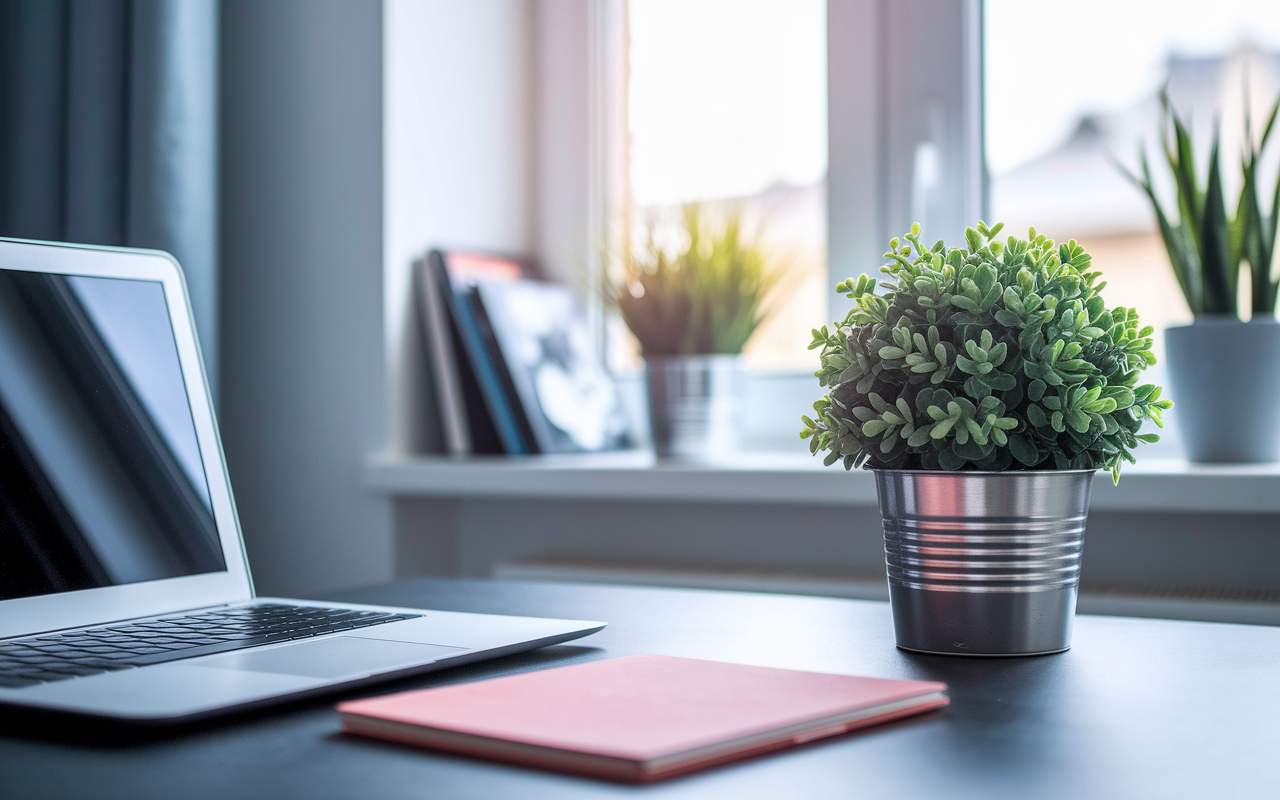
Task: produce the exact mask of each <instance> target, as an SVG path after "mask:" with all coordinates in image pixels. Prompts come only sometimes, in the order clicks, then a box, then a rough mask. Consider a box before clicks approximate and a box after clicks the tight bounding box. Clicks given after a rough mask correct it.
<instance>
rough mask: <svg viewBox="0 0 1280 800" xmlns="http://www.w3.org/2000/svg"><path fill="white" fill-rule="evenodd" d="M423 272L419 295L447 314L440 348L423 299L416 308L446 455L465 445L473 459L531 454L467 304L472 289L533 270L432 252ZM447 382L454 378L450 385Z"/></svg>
mask: <svg viewBox="0 0 1280 800" xmlns="http://www.w3.org/2000/svg"><path fill="white" fill-rule="evenodd" d="M425 269H426V270H427V271H429V272H430V273H431V274H430V277H429V278H427V279H424V280H423V281H422V286H423V291H424V292H430V291H433V289H432V288H430V287H434V291H435V292H436V293H437V297H439V298H440V299H441V301H442V302H441V303H440V304H439V305H442V306H443V307H444V309H446V310H447V313H446V314H445V315H444V316H447V317H448V318H449V325H448V326H447V327H448V328H449V329H450V336H449V337H447V342H448V347H447V348H445V347H443V346H442V345H441V344H440V343H439V342H440V340H439V339H437V335H436V331H435V327H436V324H435V323H434V322H433V320H432V316H431V315H432V312H433V305H432V301H431V298H429V297H428V298H426V299H427V302H424V303H423V304H422V305H423V312H424V322H426V323H427V324H428V326H429V327H428V328H427V330H426V331H425V333H426V335H427V336H428V338H430V339H431V340H432V341H430V342H428V353H429V354H431V359H432V370H433V379H434V384H435V389H436V396H437V403H438V405H439V406H440V409H441V426H442V428H443V429H444V433H445V438H446V444H447V446H448V447H449V449H450V451H451V452H468V451H467V450H463V449H461V448H462V447H464V446H465V445H466V444H469V445H470V449H469V452H473V453H507V454H509V455H524V454H526V453H529V452H533V451H532V450H531V449H530V443H529V442H528V441H527V440H526V438H525V436H523V435H522V434H521V430H520V426H519V424H518V422H517V419H516V417H515V412H514V411H513V408H512V403H513V402H514V398H511V397H508V396H507V392H506V391H505V390H504V388H503V385H502V381H501V379H500V377H499V375H498V372H497V371H496V369H495V367H494V364H493V359H492V356H491V355H490V351H489V348H488V347H486V345H485V342H484V337H483V334H482V332H481V330H480V326H479V322H478V321H477V319H476V314H475V311H474V306H473V304H472V301H471V299H470V295H471V290H472V287H474V286H476V285H477V284H479V283H488V282H503V281H512V280H519V279H521V278H527V277H533V275H534V271H533V268H532V267H531V266H530V265H529V264H528V263H526V262H524V261H522V260H520V259H516V258H510V257H504V256H494V255H487V254H481V253H469V252H462V251H456V250H450V251H444V250H432V251H431V252H430V253H429V254H428V256H427V261H426V265H425ZM434 310H439V309H438V307H437V308H435V309H434ZM439 316H441V315H436V318H439ZM446 349H447V352H446ZM438 364H439V365H438ZM451 367H452V369H451ZM451 377H456V378H457V380H456V382H453V381H451V380H450V378H451ZM450 426H455V427H456V428H463V426H465V431H466V432H467V435H466V436H465V437H463V436H460V435H458V430H455V431H454V432H453V433H450ZM468 440H469V442H468ZM455 445H456V446H458V447H459V448H460V449H459V450H458V451H455V450H454V449H453V448H454V447H455Z"/></svg>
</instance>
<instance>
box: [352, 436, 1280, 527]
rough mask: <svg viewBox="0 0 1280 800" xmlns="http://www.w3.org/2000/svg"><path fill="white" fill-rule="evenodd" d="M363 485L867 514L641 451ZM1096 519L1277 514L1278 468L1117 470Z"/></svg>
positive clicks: (811, 466)
mask: <svg viewBox="0 0 1280 800" xmlns="http://www.w3.org/2000/svg"><path fill="white" fill-rule="evenodd" d="M364 476H365V484H366V486H368V487H369V488H370V489H372V490H373V491H376V492H379V493H382V494H386V495H389V496H393V497H457V498H500V497H502V498H513V497H519V498H535V499H545V500H633V501H636V500H638V501H649V502H704V503H752V504H761V505H766V504H767V505H811V504H819V505H836V506H839V505H848V506H872V505H875V504H876V489H875V484H874V482H873V481H872V475H871V473H869V472H866V471H865V470H854V471H852V472H846V471H845V470H844V469H842V468H840V467H839V466H832V467H823V466H822V462H821V460H820V459H818V458H815V457H812V456H809V455H808V454H807V453H767V452H762V453H744V454H742V455H740V456H738V457H737V458H735V459H734V460H733V461H725V462H717V463H679V462H656V461H655V459H654V457H653V456H652V454H650V453H647V452H642V451H633V452H624V453H605V454H592V455H558V456H529V457H523V458H507V457H504V456H476V457H469V458H451V457H447V456H413V457H410V456H395V455H375V456H372V457H371V458H370V459H369V460H368V462H367V464H366V466H365V471H364ZM1091 507H1092V508H1093V509H1095V510H1099V511H1200V512H1251V513H1268V512H1270V513H1280V464H1241V465H1203V464H1190V463H1188V462H1186V461H1180V460H1160V459H1150V460H1147V461H1143V462H1140V463H1139V464H1137V465H1136V466H1135V465H1126V466H1125V470H1124V473H1123V475H1122V477H1121V479H1120V485H1119V486H1112V485H1111V476H1110V475H1109V474H1104V473H1099V474H1098V475H1097V477H1096V478H1095V479H1094V488H1093V496H1092V502H1091Z"/></svg>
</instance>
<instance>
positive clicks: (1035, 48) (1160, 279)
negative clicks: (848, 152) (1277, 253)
mask: <svg viewBox="0 0 1280 800" xmlns="http://www.w3.org/2000/svg"><path fill="white" fill-rule="evenodd" d="M984 48H985V73H984V74H985V81H986V86H985V92H986V93H985V98H984V99H985V111H986V156H987V165H988V169H989V170H990V174H991V195H990V201H991V217H992V219H993V220H998V221H1003V222H1005V223H1006V224H1007V225H1008V227H1010V228H1011V229H1012V230H1013V231H1017V232H1018V233H1019V234H1024V233H1025V231H1026V229H1027V227H1028V226H1030V225H1034V226H1035V227H1036V228H1037V230H1039V231H1041V232H1043V233H1045V234H1047V235H1049V236H1050V237H1052V238H1054V239H1058V240H1065V239H1067V238H1074V239H1077V240H1079V241H1080V243H1081V244H1082V245H1083V247H1084V248H1085V250H1086V251H1088V252H1089V253H1090V254H1092V255H1093V258H1094V260H1093V263H1094V265H1095V266H1096V267H1097V268H1098V269H1100V270H1101V271H1102V273H1103V275H1104V277H1105V280H1106V281H1107V284H1108V285H1107V289H1106V295H1107V297H1108V300H1109V302H1110V303H1111V304H1114V305H1125V306H1134V307H1136V308H1138V310H1139V312H1140V313H1141V315H1142V318H1143V320H1144V322H1149V323H1151V324H1154V325H1156V326H1157V328H1163V327H1164V326H1166V325H1169V324H1178V323H1182V322H1187V321H1190V319H1191V314H1190V312H1189V311H1188V309H1187V305H1186V302H1185V301H1184V300H1183V298H1182V295H1181V293H1180V292H1179V290H1178V286H1177V283H1176V281H1175V280H1174V277H1173V273H1172V271H1171V269H1170V267H1169V263H1168V259H1167V257H1166V255H1165V250H1164V246H1163V244H1162V243H1161V240H1160V236H1159V234H1158V233H1157V232H1156V227H1155V217H1154V215H1153V213H1152V211H1151V208H1150V205H1149V202H1148V201H1147V199H1146V197H1145V196H1144V195H1143V194H1142V192H1141V191H1140V190H1139V189H1137V188H1136V187H1135V186H1133V185H1132V184H1131V183H1130V182H1129V181H1128V180H1126V179H1125V178H1124V177H1123V175H1122V174H1121V173H1120V172H1119V171H1118V170H1117V169H1116V167H1115V166H1114V164H1113V162H1112V159H1113V158H1114V159H1118V160H1119V161H1120V162H1121V163H1123V164H1124V165H1125V166H1126V167H1127V168H1129V169H1130V170H1135V169H1136V168H1137V165H1138V153H1139V148H1140V147H1141V148H1145V150H1146V153H1147V157H1148V159H1149V160H1150V162H1151V165H1152V170H1153V173H1155V176H1154V177H1155V178H1156V179H1157V188H1163V189H1165V190H1166V191H1167V197H1168V198H1169V199H1170V200H1172V197H1173V192H1172V187H1171V186H1169V185H1168V181H1167V180H1165V181H1164V185H1163V186H1161V185H1160V180H1161V179H1163V178H1164V173H1165V172H1167V170H1168V167H1167V166H1166V165H1165V162H1164V160H1163V159H1164V156H1163V153H1162V151H1161V149H1160V134H1159V102H1158V93H1159V90H1160V88H1161V87H1162V86H1165V85H1167V86H1168V89H1169V94H1170V98H1171V101H1172V103H1173V105H1174V106H1175V107H1176V108H1177V109H1178V111H1179V113H1180V114H1181V115H1183V116H1184V117H1190V119H1191V121H1192V129H1193V133H1192V135H1193V137H1194V139H1195V141H1196V144H1197V146H1198V147H1199V148H1200V150H1201V152H1199V153H1197V158H1198V161H1199V163H1200V164H1201V168H1202V173H1201V180H1203V179H1204V174H1205V170H1207V168H1206V167H1205V166H1204V165H1205V163H1206V160H1207V158H1208V155H1209V152H1208V151H1209V146H1210V140H1211V138H1212V135H1213V124H1214V120H1215V118H1220V119H1221V122H1222V127H1221V132H1222V142H1223V153H1224V155H1223V167H1224V168H1225V169H1224V184H1225V188H1226V192H1227V197H1228V198H1229V200H1228V202H1229V205H1230V206H1231V207H1232V210H1234V208H1233V207H1234V201H1232V200H1230V198H1232V197H1235V196H1238V192H1239V188H1240V177H1239V175H1238V174H1237V173H1238V172H1239V170H1238V169H1234V168H1233V165H1235V164H1238V163H1239V159H1238V150H1237V149H1236V148H1238V147H1239V143H1240V142H1241V141H1243V127H1242V126H1243V106H1244V102H1243V93H1242V84H1243V76H1244V74H1245V73H1246V72H1247V73H1248V75H1249V86H1250V92H1251V98H1252V103H1251V105H1252V113H1253V118H1254V120H1255V133H1256V129H1257V128H1258V127H1260V121H1261V120H1262V119H1263V117H1264V114H1265V112H1266V111H1267V110H1269V108H1270V105H1271V103H1273V102H1274V100H1275V98H1276V96H1277V94H1278V93H1280V4H1277V3H1274V2H1257V1H1256V0H1254V1H1253V2H1247V1H1245V0H1216V2H1214V3H1204V2H1200V0H1074V2H1071V3H1028V2H1025V0H987V2H986V5H985V31H984ZM1273 150H1274V149H1273ZM1275 155H1276V153H1275V152H1274V151H1273V152H1272V154H1271V156H1272V157H1271V158H1270V159H1268V160H1267V161H1265V162H1264V164H1263V174H1264V175H1266V176H1268V177H1267V181H1268V183H1269V185H1271V186H1274V184H1273V183H1270V181H1273V180H1274V175H1275ZM1241 290H1242V292H1247V291H1248V284H1247V281H1242V286H1241ZM1246 296H1247V295H1246ZM1244 308H1246V309H1247V308H1248V305H1247V303H1246V304H1245V306H1244ZM1246 313H1247V312H1246ZM1157 346H1158V347H1162V342H1161V341H1160V340H1159V339H1158V340H1157Z"/></svg>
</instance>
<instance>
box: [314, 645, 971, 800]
mask: <svg viewBox="0 0 1280 800" xmlns="http://www.w3.org/2000/svg"><path fill="white" fill-rule="evenodd" d="M946 688H947V687H946V684H943V683H934V682H931V681H904V680H887V679H881V678H858V677H853V676H849V675H832V674H827V673H820V672H801V671H797V670H789V669H773V668H768V667H753V666H745V665H741V664H728V663H723V662H719V661H703V660H699V659H691V658H676V657H673V656H661V655H635V656H627V657H625V658H615V659H608V660H603V661H592V662H588V663H585V664H575V665H572V666H567V667H559V668H556V669H549V670H543V671H541V672H532V673H525V674H521V675H514V676H511V677H506V678H494V679H491V680H486V681H478V682H475V683H466V684H460V685H456V686H445V687H441V688H436V689H425V690H420V691H412V692H403V693H400V694H393V695H388V696H385V697H375V698H370V699H366V700H353V701H348V702H345V703H340V704H339V705H338V711H339V714H340V716H341V719H342V726H343V729H344V730H345V731H347V732H348V733H354V734H359V735H363V736H371V737H375V738H379V739H387V740H390V741H395V742H402V743H407V744H414V745H421V746H425V747H430V748H434V749H439V750H447V751H451V752H455V753H462V754H465V755H469V756H477V757H481V758H493V759H498V760H502V761H510V762H514V763H518V764H524V765H527V766H534V767H542V768H549V769H555V770H561V771H567V772H574V773H580V774H585V775H591V776H595V777H601V778H609V779H613V780H621V781H629V782H636V783H647V782H650V781H655V780H659V779H662V778H668V777H672V776H674V775H680V774H684V773H687V772H692V771H694V770H698V769H702V768H705V767H709V766H713V765H716V764H723V763H726V762H729V761H734V760H737V759H741V758H746V757H748V756H752V755H757V754H761V753H765V752H769V751H772V750H779V749H782V748H785V747H790V746H793V745H797V744H803V743H805V742H809V741H813V740H815V739H820V738H823V737H826V736H835V735H837V734H841V733H844V732H846V731H850V730H854V729H855V728H862V727H866V726H868V725H874V724H877V723H880V722H886V721H888V720H891V719H897V718H899V717H905V716H908V715H911V714H919V713H922V712H925V711H929V710H932V709H936V708H941V707H942V706H945V705H946V704H947V703H948V698H947V696H946V694H945V691H946Z"/></svg>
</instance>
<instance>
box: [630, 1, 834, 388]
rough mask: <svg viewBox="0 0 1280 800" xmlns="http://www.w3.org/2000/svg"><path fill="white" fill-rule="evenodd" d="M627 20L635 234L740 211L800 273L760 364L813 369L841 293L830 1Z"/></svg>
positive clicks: (660, 4) (685, 10)
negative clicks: (832, 284) (830, 237)
mask: <svg viewBox="0 0 1280 800" xmlns="http://www.w3.org/2000/svg"><path fill="white" fill-rule="evenodd" d="M627 22H628V33H629V37H628V38H629V46H628V51H629V52H628V68H629V70H628V71H629V79H628V81H627V104H626V106H627V108H626V113H627V131H628V134H629V147H628V148H627V152H628V165H627V170H626V172H627V183H628V195H629V215H630V217H631V219H632V222H633V223H635V222H639V221H642V220H646V219H659V220H661V219H671V218H672V217H673V214H672V212H673V211H677V210H678V209H679V207H680V205H681V204H684V203H689V202H693V201H708V202H709V205H711V207H712V208H713V209H715V208H717V207H718V208H720V209H728V208H736V209H740V211H741V213H742V216H743V221H744V223H746V224H748V225H750V226H753V227H755V228H757V230H758V231H760V233H761V235H762V238H763V239H764V240H765V241H766V243H767V244H768V245H769V246H770V248H771V249H773V250H775V251H776V252H778V253H780V254H785V255H786V256H788V257H790V259H791V264H792V265H791V267H790V272H789V273H788V278H787V281H786V285H785V286H784V287H782V289H781V291H779V292H778V293H777V295H776V296H775V298H774V299H775V302H776V307H777V310H776V313H775V314H774V315H773V316H772V318H771V319H770V320H768V321H767V322H766V323H765V324H764V325H763V326H762V327H761V328H760V329H759V330H758V331H757V332H756V335H755V336H754V337H752V339H751V341H750V342H748V344H747V348H746V351H745V356H746V360H747V363H748V364H749V365H750V366H752V367H755V368H758V369H759V368H769V369H797V370H798V369H804V370H812V369H813V368H814V366H816V364H817V356H816V354H815V353H813V352H810V351H809V350H808V349H807V348H808V345H809V341H810V338H811V337H810V333H809V332H810V329H812V328H815V327H818V326H820V325H822V324H823V323H824V322H825V321H826V319H825V318H826V315H827V305H828V295H829V291H830V290H829V288H828V286H827V283H828V280H827V269H826V266H827V198H826V172H827V58H826V43H827V33H826V24H827V10H826V3H825V2H824V0H631V2H630V3H629V4H628V10H627Z"/></svg>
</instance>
